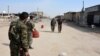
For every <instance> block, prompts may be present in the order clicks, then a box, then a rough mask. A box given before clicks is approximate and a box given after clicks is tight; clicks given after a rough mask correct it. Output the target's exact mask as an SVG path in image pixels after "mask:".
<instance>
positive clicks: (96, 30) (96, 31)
mask: <svg viewBox="0 0 100 56" xmlns="http://www.w3.org/2000/svg"><path fill="white" fill-rule="evenodd" d="M64 25H66V26H70V27H72V28H74V29H76V30H79V31H82V32H94V33H100V28H95V29H92V28H89V27H82V26H79V25H76V24H75V23H73V22H68V23H64Z"/></svg>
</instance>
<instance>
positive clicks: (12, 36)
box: [8, 20, 20, 44]
mask: <svg viewBox="0 0 100 56" xmlns="http://www.w3.org/2000/svg"><path fill="white" fill-rule="evenodd" d="M17 24H18V21H17V20H16V21H12V22H11V24H10V27H9V32H8V36H9V40H10V41H14V42H15V44H18V43H19V42H20V40H19V34H18V33H17V32H18V30H17Z"/></svg>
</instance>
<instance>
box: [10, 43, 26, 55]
mask: <svg viewBox="0 0 100 56" xmlns="http://www.w3.org/2000/svg"><path fill="white" fill-rule="evenodd" d="M10 56H25V52H23V51H20V47H19V46H18V45H16V44H14V43H10Z"/></svg>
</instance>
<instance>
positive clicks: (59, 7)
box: [0, 0, 100, 16]
mask: <svg viewBox="0 0 100 56" xmlns="http://www.w3.org/2000/svg"><path fill="white" fill-rule="evenodd" d="M82 1H83V0H0V12H2V11H7V6H8V5H9V6H10V12H22V11H27V12H32V11H36V10H37V8H39V10H40V11H43V12H45V14H47V15H50V16H55V15H58V14H63V13H64V12H68V11H80V10H81V9H82ZM84 1H85V8H86V7H90V6H94V5H98V4H100V0H84Z"/></svg>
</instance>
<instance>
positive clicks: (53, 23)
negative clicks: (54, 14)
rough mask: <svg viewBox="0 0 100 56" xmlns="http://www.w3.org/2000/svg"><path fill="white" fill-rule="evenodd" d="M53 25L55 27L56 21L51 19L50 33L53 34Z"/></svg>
mask: <svg viewBox="0 0 100 56" xmlns="http://www.w3.org/2000/svg"><path fill="white" fill-rule="evenodd" d="M55 25H56V20H55V18H53V19H52V20H51V30H52V32H54V30H55Z"/></svg>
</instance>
